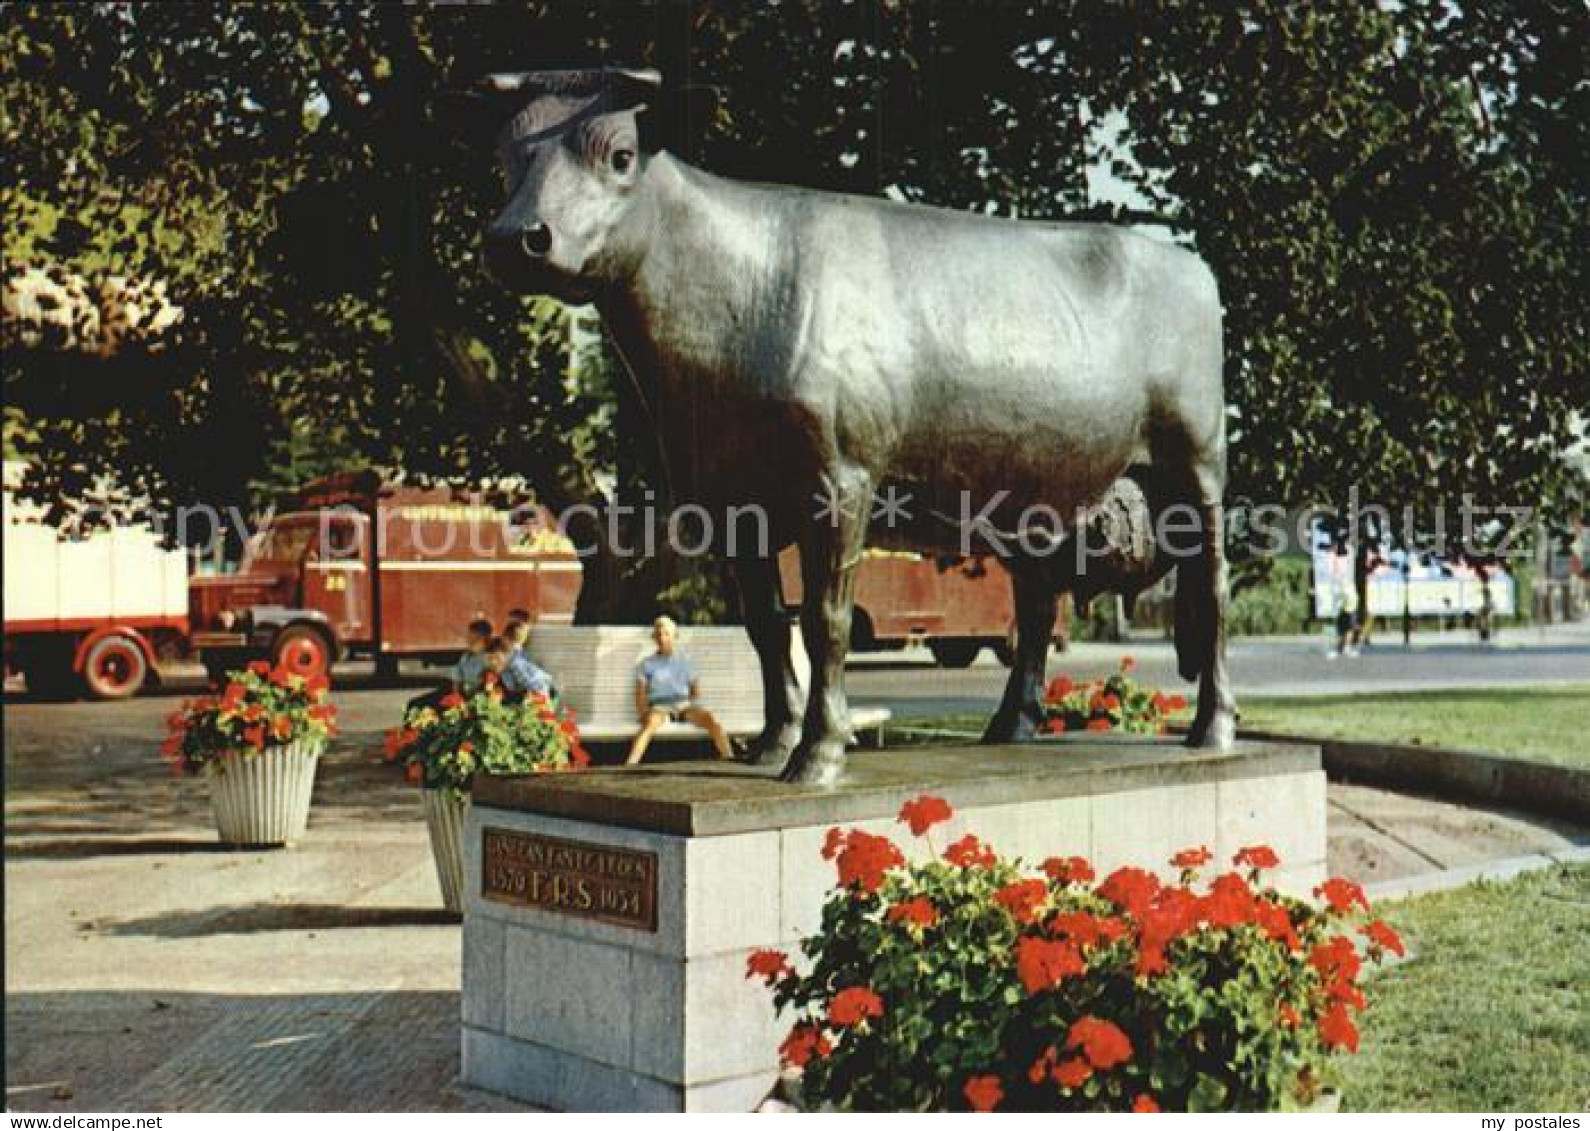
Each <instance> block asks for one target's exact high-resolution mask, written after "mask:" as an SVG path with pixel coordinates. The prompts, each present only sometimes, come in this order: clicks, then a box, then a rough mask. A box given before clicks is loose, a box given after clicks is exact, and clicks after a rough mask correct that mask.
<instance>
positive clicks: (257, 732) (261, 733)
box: [243, 726, 265, 750]
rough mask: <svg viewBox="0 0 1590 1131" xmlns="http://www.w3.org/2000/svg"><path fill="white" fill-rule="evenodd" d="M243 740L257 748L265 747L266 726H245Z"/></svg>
mask: <svg viewBox="0 0 1590 1131" xmlns="http://www.w3.org/2000/svg"><path fill="white" fill-rule="evenodd" d="M243 741H244V742H246V743H248V744H249V745H250V746H252V747H254V749H256V750H263V749H265V728H264V727H263V726H251V727H244V728H243Z"/></svg>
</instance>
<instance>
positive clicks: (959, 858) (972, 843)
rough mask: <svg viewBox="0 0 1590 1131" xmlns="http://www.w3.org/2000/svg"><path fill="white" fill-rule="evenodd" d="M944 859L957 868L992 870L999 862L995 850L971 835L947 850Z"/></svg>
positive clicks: (962, 838) (967, 835) (968, 834)
mask: <svg viewBox="0 0 1590 1131" xmlns="http://www.w3.org/2000/svg"><path fill="white" fill-rule="evenodd" d="M944 859H946V860H948V861H949V862H950V863H951V864H954V865H955V866H956V867H957V868H992V867H993V866H994V865H995V863H997V862H998V857H996V856H995V855H994V850H993V849H992V848H989V847H988V846H987V845H986V844H984V843H983V842H982V841H980V840H978V839H977V838H976V837H975V836H973V835H972V834H971V833H967V834H966V835H965V836H963V837H961V839H960V840H958V841H956V842H955V843H954V844H952V845H950V846H949V847H948V848H946V849H945V850H944Z"/></svg>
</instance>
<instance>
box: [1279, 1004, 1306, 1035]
mask: <svg viewBox="0 0 1590 1131" xmlns="http://www.w3.org/2000/svg"><path fill="white" fill-rule="evenodd" d="M1279 1016H1280V1021H1281V1027H1282V1028H1283V1029H1296V1028H1297V1027H1298V1026H1299V1025H1301V1024H1302V1023H1303V1018H1302V1017H1300V1016H1298V1012H1297V1010H1295V1009H1293V1008H1292V1005H1291V1003H1290V1002H1285V1001H1283V1002H1282V1003H1281V1008H1280V1010H1279Z"/></svg>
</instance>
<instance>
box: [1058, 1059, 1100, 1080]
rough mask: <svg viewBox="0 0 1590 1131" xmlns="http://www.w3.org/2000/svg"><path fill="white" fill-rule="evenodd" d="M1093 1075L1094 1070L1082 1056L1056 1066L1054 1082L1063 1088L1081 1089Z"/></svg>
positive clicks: (1063, 1061)
mask: <svg viewBox="0 0 1590 1131" xmlns="http://www.w3.org/2000/svg"><path fill="white" fill-rule="evenodd" d="M1092 1075H1093V1068H1092V1067H1091V1066H1090V1065H1089V1064H1088V1062H1087V1061H1086V1060H1084V1059H1082V1057H1080V1056H1073V1057H1071V1058H1070V1059H1068V1060H1062V1061H1061V1062H1060V1063H1059V1064H1057V1065H1055V1066H1054V1072H1053V1076H1054V1082H1055V1083H1056V1084H1059V1085H1060V1086H1061V1087H1062V1088H1080V1087H1082V1085H1083V1084H1086V1083H1087V1082H1088V1077H1089V1076H1092Z"/></svg>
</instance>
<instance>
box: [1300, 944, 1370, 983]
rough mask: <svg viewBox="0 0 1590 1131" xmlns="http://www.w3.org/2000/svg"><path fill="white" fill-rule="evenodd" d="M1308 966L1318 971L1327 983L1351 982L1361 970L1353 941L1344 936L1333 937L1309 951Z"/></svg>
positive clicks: (1360, 962)
mask: <svg viewBox="0 0 1590 1131" xmlns="http://www.w3.org/2000/svg"><path fill="white" fill-rule="evenodd" d="M1308 964H1309V965H1310V966H1312V967H1314V969H1316V970H1318V971H1319V973H1320V977H1322V978H1324V979H1325V981H1326V982H1327V983H1330V982H1335V981H1337V980H1346V981H1348V982H1351V981H1353V980H1354V979H1355V978H1357V977H1358V972H1359V971H1360V970H1361V969H1362V968H1363V962H1362V960H1361V959H1359V957H1358V951H1357V950H1356V949H1355V948H1354V947H1353V941H1352V940H1351V939H1349V938H1348V937H1347V936H1346V935H1335V936H1333V937H1332V938H1331V939H1330V940H1329V941H1328V942H1322V943H1320V944H1319V945H1317V946H1316V947H1315V948H1314V949H1313V950H1311V951H1309V955H1308Z"/></svg>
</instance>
